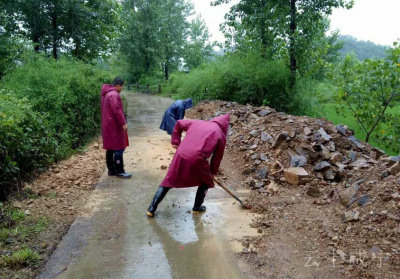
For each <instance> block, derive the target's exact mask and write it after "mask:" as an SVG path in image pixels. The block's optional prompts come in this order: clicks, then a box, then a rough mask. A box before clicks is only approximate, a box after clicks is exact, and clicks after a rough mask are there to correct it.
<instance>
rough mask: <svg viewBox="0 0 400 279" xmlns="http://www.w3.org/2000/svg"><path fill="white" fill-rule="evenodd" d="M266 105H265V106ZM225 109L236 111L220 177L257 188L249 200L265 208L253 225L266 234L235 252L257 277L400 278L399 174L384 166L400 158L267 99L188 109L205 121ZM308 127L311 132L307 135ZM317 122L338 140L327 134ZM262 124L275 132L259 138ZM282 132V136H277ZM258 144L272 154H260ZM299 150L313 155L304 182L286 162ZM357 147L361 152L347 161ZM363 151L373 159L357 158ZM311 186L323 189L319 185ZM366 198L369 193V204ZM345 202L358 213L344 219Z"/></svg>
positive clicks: (257, 207)
mask: <svg viewBox="0 0 400 279" xmlns="http://www.w3.org/2000/svg"><path fill="white" fill-rule="evenodd" d="M261 111H263V112H264V113H265V112H268V113H267V114H266V115H262V114H263V113H261V115H260V112H261ZM223 113H230V114H231V130H230V135H229V139H228V146H227V149H226V152H225V156H224V160H223V163H222V169H221V173H220V177H221V178H222V179H224V181H225V182H226V183H227V184H229V185H231V186H232V187H233V188H236V189H237V190H240V189H251V191H252V193H251V195H250V197H249V198H248V200H247V202H248V203H249V204H250V205H251V207H252V208H253V212H256V213H259V214H260V215H261V216H260V217H258V218H257V219H256V220H254V222H253V224H252V226H253V227H255V228H257V229H258V230H259V232H261V235H260V236H257V237H246V236H244V237H243V239H242V244H243V252H242V253H239V254H238V257H239V258H241V259H242V260H243V261H244V262H245V263H246V264H247V266H250V267H251V268H250V270H251V271H250V274H251V275H250V277H251V278H398V277H399V274H400V246H399V245H400V203H399V201H400V199H399V197H398V192H399V190H400V175H399V173H397V174H394V175H389V174H388V173H387V170H388V169H389V168H390V167H391V166H392V164H393V163H394V162H391V161H393V160H397V159H398V158H392V157H390V156H387V155H385V154H383V155H381V156H380V157H379V158H375V159H372V158H371V156H375V154H373V152H371V151H374V152H375V151H376V152H381V151H380V150H375V149H373V148H372V147H371V146H370V145H368V144H366V143H363V142H358V143H360V144H361V145H357V144H355V143H353V142H352V141H351V140H349V139H348V137H350V136H351V134H352V132H351V131H349V130H347V131H346V133H347V134H346V135H342V134H340V133H339V132H338V131H337V127H335V126H334V125H333V123H330V122H328V121H326V120H324V119H312V118H308V117H296V116H291V115H286V114H283V113H278V112H276V111H274V110H273V109H271V108H268V107H261V108H254V107H251V106H249V105H248V106H242V105H238V104H236V103H228V102H220V101H215V102H210V101H208V102H202V103H200V104H198V105H197V106H196V107H194V108H192V109H191V111H190V112H188V113H187V114H186V116H187V117H188V118H194V119H203V120H208V119H211V118H212V117H215V116H218V115H221V114H223ZM305 128H308V129H309V130H310V131H311V133H310V134H309V135H308V136H305V134H304V133H305V131H306V132H307V133H308V132H309V131H308V130H307V129H305ZM320 128H324V131H326V133H327V134H328V135H330V137H331V139H329V140H324V139H322V140H321V134H319V133H318V132H317V131H318V130H319V129H320ZM338 129H339V128H338ZM345 129H346V127H345ZM261 133H267V134H268V135H270V136H271V139H270V140H268V141H263V140H261V135H260V134H261ZM283 133H284V135H285V136H284V137H283V138H284V140H283V141H282V143H281V144H277V142H278V141H279V138H280V137H281V136H280V135H281V134H283ZM332 142H333V144H332ZM319 145H324V146H335V150H334V151H335V152H338V153H340V154H342V156H343V160H342V161H341V162H342V163H343V164H344V165H345V169H344V170H340V172H344V173H341V174H342V176H341V177H338V176H337V173H339V168H337V167H336V165H334V164H333V163H332V162H331V161H332V158H331V157H332V155H333V153H332V152H327V153H325V154H327V155H325V154H323V150H326V149H325V147H322V151H315V150H318V149H315V148H314V147H315V146H318V147H319ZM300 147H302V149H301V150H300ZM303 150H306V151H308V153H307V152H304V153H303V152H301V151H303ZM261 153H264V154H265V157H266V158H267V159H264V160H261V159H260V155H261ZM293 155H296V156H301V155H304V156H305V157H306V160H307V163H306V164H305V165H304V166H303V168H304V170H305V171H306V172H307V173H308V177H307V181H305V183H304V184H303V185H301V184H300V185H294V184H292V183H291V181H287V179H286V178H287V177H286V176H284V171H280V169H281V167H283V169H284V170H287V169H288V168H289V167H293V166H291V156H293ZM311 155H316V156H317V157H316V158H313V156H311ZM324 156H327V157H326V158H324ZM350 156H354V157H355V158H354V159H353V160H350V158H349V157H350ZM358 159H360V160H364V159H365V161H367V163H365V164H362V166H361V167H358V166H357V165H354V166H356V167H353V163H354V161H356V160H358ZM324 160H325V161H327V162H328V161H329V162H331V167H330V170H331V171H332V172H333V173H334V175H335V178H334V179H332V180H329V179H327V178H329V177H326V176H325V175H324V174H323V173H321V172H317V171H315V168H316V166H317V164H318V163H319V162H320V161H324ZM362 162H363V163H364V161H362ZM280 165H281V166H280ZM261 169H266V170H267V175H266V177H264V179H261V178H260V177H259V171H260V170H261ZM259 183H261V184H259ZM358 184H359V188H358V190H357V192H356V193H355V194H354V195H353V196H351V199H354V202H353V203H352V204H351V205H349V206H348V205H347V204H346V206H344V205H343V200H342V199H343V197H344V196H345V195H344V193H345V192H346V191H349V190H348V189H349V188H353V187H355V186H356V185H358ZM260 185H262V186H260ZM310 189H314V190H315V189H316V190H315V192H316V194H313V193H314V192H313V191H311V190H310ZM363 198H367V202H366V203H364V204H363V205H362V204H361V203H362V201H363ZM348 211H353V212H357V214H358V216H359V217H357V218H354V220H350V221H349V222H347V221H345V220H344V219H343V218H344V217H343V216H344V213H345V212H348Z"/></svg>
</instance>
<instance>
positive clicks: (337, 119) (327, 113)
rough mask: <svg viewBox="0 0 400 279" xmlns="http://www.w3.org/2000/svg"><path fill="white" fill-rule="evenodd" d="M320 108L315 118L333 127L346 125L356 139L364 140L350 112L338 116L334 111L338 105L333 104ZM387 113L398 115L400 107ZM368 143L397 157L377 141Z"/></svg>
mask: <svg viewBox="0 0 400 279" xmlns="http://www.w3.org/2000/svg"><path fill="white" fill-rule="evenodd" d="M321 106H322V108H323V109H321V110H320V111H319V113H318V115H315V116H318V117H323V118H326V119H327V120H329V121H331V122H333V123H334V124H335V125H338V124H344V125H347V126H348V127H349V128H350V129H352V130H354V132H355V136H356V137H357V138H358V139H360V140H362V141H364V140H365V137H366V134H365V132H364V131H363V129H362V128H361V126H360V125H359V124H358V122H357V120H356V119H355V118H354V117H353V116H352V115H351V113H350V110H347V111H344V112H343V111H342V112H341V113H340V114H338V113H337V110H336V108H337V107H338V105H337V104H335V103H324V104H321ZM388 112H389V113H394V114H399V115H400V106H398V107H394V108H390V109H388ZM383 127H384V126H383ZM376 132H379V130H375V132H374V133H376ZM369 143H370V144H371V145H372V146H374V147H378V148H380V149H383V150H385V151H386V152H387V153H388V154H391V155H397V154H395V152H393V150H390V149H388V148H387V147H386V146H385V145H384V144H382V143H381V142H379V141H375V140H373V139H372V140H370V141H369Z"/></svg>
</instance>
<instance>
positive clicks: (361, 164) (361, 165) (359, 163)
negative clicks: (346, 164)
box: [350, 158, 369, 168]
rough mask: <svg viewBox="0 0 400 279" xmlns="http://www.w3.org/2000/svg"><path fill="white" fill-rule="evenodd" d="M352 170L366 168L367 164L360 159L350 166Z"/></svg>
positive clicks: (363, 159)
mask: <svg viewBox="0 0 400 279" xmlns="http://www.w3.org/2000/svg"><path fill="white" fill-rule="evenodd" d="M350 167H352V168H368V167H369V164H368V161H367V160H366V159H365V158H360V159H358V160H357V161H355V162H353V163H351V164H350Z"/></svg>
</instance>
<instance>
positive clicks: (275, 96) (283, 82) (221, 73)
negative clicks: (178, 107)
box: [163, 52, 302, 113]
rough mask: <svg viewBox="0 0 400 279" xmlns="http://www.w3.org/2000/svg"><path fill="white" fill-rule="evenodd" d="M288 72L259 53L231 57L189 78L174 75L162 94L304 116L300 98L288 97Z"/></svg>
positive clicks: (280, 64)
mask: <svg viewBox="0 0 400 279" xmlns="http://www.w3.org/2000/svg"><path fill="white" fill-rule="evenodd" d="M289 76H290V72H289V69H288V68H287V67H286V66H285V64H284V63H283V62H282V61H268V60H265V59H263V58H262V57H261V56H260V55H259V54H257V53H255V52H254V53H251V54H248V55H242V54H240V53H235V54H229V55H227V56H225V57H224V58H220V60H217V61H215V62H212V63H209V64H204V65H203V66H201V67H200V68H197V69H194V70H193V71H191V72H190V73H189V74H184V73H176V74H173V75H172V76H171V78H170V80H169V82H167V84H166V88H165V89H164V90H163V91H164V93H166V94H172V95H173V96H174V97H176V98H188V97H192V98H193V99H194V101H195V102H198V101H200V100H205V99H214V100H215V99H220V100H225V101H234V102H238V103H242V104H246V103H251V104H253V105H269V106H271V107H274V108H276V109H278V110H280V111H288V112H292V113H302V112H301V111H300V109H301V107H302V106H301V105H299V104H296V103H295V100H296V98H297V100H296V102H299V101H300V100H299V98H300V97H299V96H297V95H296V94H293V95H291V94H289V91H288V86H289Z"/></svg>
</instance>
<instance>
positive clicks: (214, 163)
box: [210, 139, 226, 175]
mask: <svg viewBox="0 0 400 279" xmlns="http://www.w3.org/2000/svg"><path fill="white" fill-rule="evenodd" d="M225 146H226V140H225V139H220V140H219V141H218V144H217V147H216V149H215V151H214V154H213V156H212V158H211V162H210V170H211V173H212V174H213V175H217V173H218V169H219V166H220V164H221V161H222V158H224V152H225Z"/></svg>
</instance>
